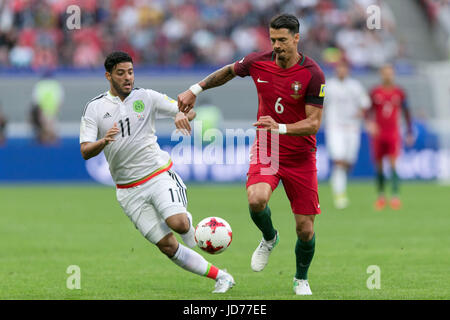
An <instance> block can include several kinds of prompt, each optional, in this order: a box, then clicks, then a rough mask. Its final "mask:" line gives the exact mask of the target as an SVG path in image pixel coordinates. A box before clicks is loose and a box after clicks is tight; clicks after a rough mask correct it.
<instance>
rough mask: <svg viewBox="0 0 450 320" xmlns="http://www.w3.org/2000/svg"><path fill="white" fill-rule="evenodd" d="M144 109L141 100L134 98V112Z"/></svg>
mask: <svg viewBox="0 0 450 320" xmlns="http://www.w3.org/2000/svg"><path fill="white" fill-rule="evenodd" d="M144 109H145V104H144V102H143V101H142V100H136V101H135V102H133V110H134V111H135V112H142V111H144Z"/></svg>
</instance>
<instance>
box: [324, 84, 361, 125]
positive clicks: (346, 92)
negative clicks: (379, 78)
mask: <svg viewBox="0 0 450 320" xmlns="http://www.w3.org/2000/svg"><path fill="white" fill-rule="evenodd" d="M324 104H325V109H324V110H325V112H324V115H325V126H326V127H328V128H330V127H333V128H335V127H342V128H347V129H354V130H359V129H360V126H361V119H362V117H361V116H362V115H361V111H362V109H368V108H369V107H370V98H369V96H368V95H367V92H366V91H365V89H364V88H363V86H362V85H361V84H360V83H359V82H358V81H357V80H355V79H352V78H345V79H344V80H342V81H341V80H339V79H337V78H332V79H330V80H328V81H327V88H326V94H325V101H324Z"/></svg>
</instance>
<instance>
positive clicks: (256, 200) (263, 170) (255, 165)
mask: <svg viewBox="0 0 450 320" xmlns="http://www.w3.org/2000/svg"><path fill="white" fill-rule="evenodd" d="M269 26H270V27H269V33H270V41H271V43H272V50H271V51H264V52H254V53H251V54H249V55H247V56H245V57H244V58H242V59H241V60H239V61H236V62H235V63H232V64H229V65H226V66H225V67H223V68H221V69H219V70H217V71H216V72H214V73H212V74H210V75H209V76H207V77H206V78H205V79H204V80H202V81H200V82H199V83H196V84H194V85H192V86H191V87H190V89H188V90H186V91H185V92H183V93H181V94H180V95H179V96H178V105H179V107H180V110H181V111H184V112H187V111H189V110H190V109H191V108H192V107H193V106H194V104H195V100H196V96H197V95H198V94H200V92H202V91H203V90H206V89H210V88H214V87H218V86H221V85H223V84H225V83H227V82H228V81H230V80H231V79H233V78H234V77H235V76H236V75H238V76H240V77H246V76H251V77H252V78H253V81H254V83H255V86H256V89H257V91H258V97H259V99H258V114H257V117H258V118H257V122H255V123H254V124H253V125H254V126H255V127H257V128H258V129H257V137H256V140H255V142H254V144H253V147H252V150H251V152H250V157H251V160H250V166H249V170H248V173H247V184H246V187H247V200H248V204H249V211H250V216H251V218H252V220H253V222H254V223H255V224H256V226H257V227H258V228H259V230H260V231H261V232H262V240H261V242H260V244H259V245H258V247H257V248H256V250H255V251H254V252H253V255H252V258H251V268H252V269H253V271H256V272H259V271H262V270H263V269H264V268H265V267H266V265H267V263H268V261H269V256H270V254H271V252H272V250H273V249H274V248H275V246H276V245H277V243H278V241H279V235H278V231H277V230H276V229H275V228H274V227H273V224H272V219H271V211H270V208H269V206H268V203H269V200H270V197H271V196H272V192H273V191H274V190H275V189H276V188H277V186H278V184H279V182H280V180H281V181H282V182H283V187H284V190H285V192H286V194H287V196H288V198H289V201H290V204H291V210H292V212H293V214H294V218H295V223H296V226H295V228H296V233H297V242H296V245H295V258H296V273H295V276H294V281H293V289H294V292H295V294H297V295H311V294H312V293H311V289H310V287H309V283H308V269H309V266H310V264H311V261H312V259H313V256H314V251H315V233H314V220H315V216H316V215H317V214H319V213H320V205H319V196H318V181H317V168H316V151H317V148H316V136H315V135H316V133H317V131H318V130H319V128H320V124H321V120H322V107H323V96H324V87H325V76H324V74H323V72H322V70H321V69H320V67H319V66H318V65H317V63H316V62H315V61H314V60H312V59H311V58H309V57H307V56H306V55H305V54H303V53H299V52H298V43H299V40H300V33H299V27H300V23H299V21H298V19H297V18H296V17H295V16H294V15H291V14H281V15H278V16H275V17H273V18H272V19H271V21H270V24H269ZM273 136H275V138H274V137H273ZM272 139H275V141H276V143H277V144H276V145H275V146H272V143H273V142H272ZM278 139H279V140H278ZM264 140H266V141H264ZM268 141H271V142H270V147H269V146H268V144H269V142H268ZM274 155H275V157H276V159H275V160H274V161H273V159H274V157H273V156H274ZM267 156H270V158H271V162H270V163H269V164H267V162H265V161H264V160H263V157H267ZM272 161H273V162H272ZM274 162H275V163H274Z"/></svg>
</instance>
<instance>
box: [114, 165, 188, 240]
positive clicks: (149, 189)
mask: <svg viewBox="0 0 450 320" xmlns="http://www.w3.org/2000/svg"><path fill="white" fill-rule="evenodd" d="M116 196H117V200H118V201H119V204H120V206H121V207H122V209H123V211H124V212H125V214H126V215H127V216H128V218H130V220H131V221H132V222H133V223H134V225H135V227H136V229H138V230H139V231H140V232H141V234H142V235H143V236H144V237H145V238H147V239H148V240H149V241H150V242H151V243H154V244H156V243H158V242H159V241H160V240H161V239H162V238H164V237H165V236H166V235H167V234H169V233H170V232H171V230H170V228H169V226H168V225H167V223H166V219H167V218H169V217H170V216H173V215H175V214H179V213H185V212H187V196H186V186H185V185H184V183H183V180H181V178H180V177H179V176H178V174H176V173H175V172H174V171H172V170H169V171H166V172H163V173H161V174H159V175H157V176H156V177H154V178H152V179H150V180H149V181H147V182H145V183H143V184H141V185H138V186H136V187H133V188H128V189H117V190H116Z"/></svg>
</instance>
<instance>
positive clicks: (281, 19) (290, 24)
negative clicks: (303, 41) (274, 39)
mask: <svg viewBox="0 0 450 320" xmlns="http://www.w3.org/2000/svg"><path fill="white" fill-rule="evenodd" d="M270 27H271V28H272V29H283V28H284V29H288V30H289V32H290V33H292V34H296V33H299V31H300V22H299V21H298V19H297V17H296V16H294V15H292V14H289V13H282V14H280V15H277V16H275V17H273V18H272V20H270Z"/></svg>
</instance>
